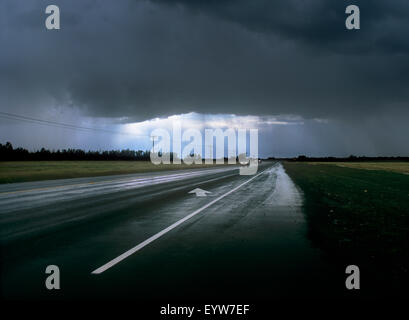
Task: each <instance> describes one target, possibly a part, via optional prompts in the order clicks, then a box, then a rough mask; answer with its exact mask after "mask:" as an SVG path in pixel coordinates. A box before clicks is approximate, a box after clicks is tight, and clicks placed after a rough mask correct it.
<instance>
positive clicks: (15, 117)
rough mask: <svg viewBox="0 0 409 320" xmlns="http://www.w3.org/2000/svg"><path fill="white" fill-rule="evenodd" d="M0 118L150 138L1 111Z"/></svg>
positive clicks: (84, 130)
mask: <svg viewBox="0 0 409 320" xmlns="http://www.w3.org/2000/svg"><path fill="white" fill-rule="evenodd" d="M0 118H3V119H7V120H17V121H22V122H28V123H33V124H40V125H46V126H51V127H57V128H64V129H71V130H82V131H83V132H89V131H97V132H105V133H111V134H119V135H128V136H134V137H150V136H149V135H138V134H132V133H125V132H120V131H114V130H107V129H102V128H93V127H83V126H78V125H73V124H68V123H63V122H56V121H50V120H44V119H38V118H32V117H26V116H22V115H18V114H13V113H9V112H2V111H0Z"/></svg>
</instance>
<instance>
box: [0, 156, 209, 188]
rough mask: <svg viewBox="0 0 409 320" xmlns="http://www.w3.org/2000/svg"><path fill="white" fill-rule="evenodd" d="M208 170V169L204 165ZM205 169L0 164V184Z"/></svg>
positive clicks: (76, 163) (133, 164) (115, 164)
mask: <svg viewBox="0 0 409 320" xmlns="http://www.w3.org/2000/svg"><path fill="white" fill-rule="evenodd" d="M208 166H212V165H208ZM203 167H206V166H205V165H190V166H189V165H185V164H182V165H172V164H170V165H157V166H156V165H154V164H152V163H151V162H150V161H14V162H0V183H12V182H25V181H37V180H49V179H64V178H78V177H94V176H104V175H114V174H126V173H141V172H149V171H161V170H177V169H189V168H203Z"/></svg>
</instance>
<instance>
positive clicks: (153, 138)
mask: <svg viewBox="0 0 409 320" xmlns="http://www.w3.org/2000/svg"><path fill="white" fill-rule="evenodd" d="M157 137H158V136H151V138H152V153H155V139H156V138H157Z"/></svg>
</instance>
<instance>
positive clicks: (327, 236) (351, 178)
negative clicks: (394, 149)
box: [284, 162, 409, 289]
mask: <svg viewBox="0 0 409 320" xmlns="http://www.w3.org/2000/svg"><path fill="white" fill-rule="evenodd" d="M347 165H349V164H347ZM352 165H353V166H355V167H358V168H360V167H363V168H368V166H369V167H371V168H372V166H371V164H366V163H352ZM392 166H393V167H394V168H395V169H396V167H398V165H397V164H392ZM284 167H285V169H286V172H287V173H288V174H289V175H290V176H291V178H292V179H293V180H294V182H295V183H296V184H297V185H298V187H299V188H300V189H301V190H302V191H303V193H304V198H305V202H304V206H305V212H306V217H307V222H308V229H309V237H310V239H311V240H312V242H313V244H315V245H316V246H317V247H320V248H321V249H323V250H324V252H325V253H326V255H327V256H328V257H329V258H331V259H332V260H333V261H335V262H337V263H340V264H341V265H345V263H346V262H355V263H356V264H358V265H359V266H364V267H365V268H367V269H368V270H371V272H373V275H374V278H373V279H372V282H374V283H376V282H377V281H378V280H376V279H378V278H382V276H384V277H385V278H384V280H385V281H386V282H388V283H389V284H391V285H392V284H393V285H394V286H395V287H398V288H401V289H402V286H404V285H405V284H406V285H408V284H409V283H408V279H409V271H408V269H409V176H408V175H405V174H401V173H396V172H391V171H388V170H389V168H390V167H391V164H389V163H386V164H384V165H383V164H377V166H376V167H377V168H382V167H384V168H385V170H378V169H377V170H362V169H355V168H347V167H346V166H339V165H333V164H320V163H314V165H313V164H309V163H293V162H286V163H284ZM344 268H345V267H344ZM380 275H382V276H380ZM379 281H380V280H379ZM367 282H369V281H368V280H367Z"/></svg>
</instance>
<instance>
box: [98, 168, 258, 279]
mask: <svg viewBox="0 0 409 320" xmlns="http://www.w3.org/2000/svg"><path fill="white" fill-rule="evenodd" d="M262 173H264V171H262V172H260V173H259V174H257V175H255V176H254V177H252V178H250V179H249V180H247V181H245V182H243V183H242V184H240V185H239V186H237V187H235V188H234V189H232V190H230V191H228V192H226V193H225V194H223V195H221V196H220V197H218V198H216V199H214V200H213V201H210V202H209V203H208V204H206V205H204V206H203V207H201V208H199V209H197V210H196V211H194V212H192V213H191V214H189V215H187V216H186V217H184V218H182V219H180V220H179V221H177V222H175V223H174V224H172V225H170V226H169V227H167V228H166V229H163V230H162V231H160V232H158V233H157V234H155V235H153V236H152V237H150V238H148V239H146V240H145V241H143V242H141V243H140V244H138V245H136V246H135V247H133V248H132V249H129V250H128V251H126V252H124V253H123V254H121V255H120V256H118V257H116V258H115V259H113V260H111V261H109V262H108V263H106V264H104V265H103V266H102V267H99V268H98V269H96V270H94V271H92V272H91V274H100V273H102V272H104V271H106V270H108V269H109V268H111V267H113V266H114V265H116V264H117V263H119V262H121V261H122V260H124V259H126V258H128V257H129V256H130V255H132V254H134V253H135V252H137V251H139V250H141V249H142V248H143V247H145V246H147V245H148V244H150V243H151V242H153V241H155V240H156V239H158V238H160V237H162V236H163V235H164V234H166V233H168V232H169V231H171V230H173V229H175V228H176V227H177V226H179V225H181V224H182V223H183V222H185V221H187V220H189V219H190V218H192V217H194V216H195V215H197V214H199V213H200V212H202V211H203V210H204V209H206V208H208V207H210V206H211V205H213V204H215V203H216V202H217V201H219V200H221V199H223V198H224V197H227V196H228V195H229V194H231V193H233V192H234V191H236V190H238V189H240V188H241V187H242V186H244V185H246V184H247V183H249V182H250V181H252V180H254V179H255V178H257V177H258V176H259V175H260V174H262Z"/></svg>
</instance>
